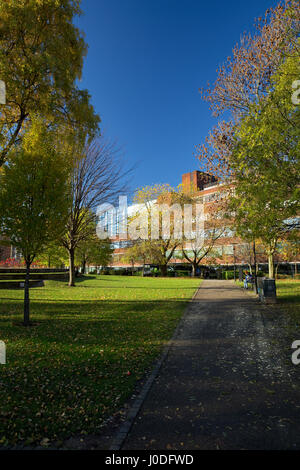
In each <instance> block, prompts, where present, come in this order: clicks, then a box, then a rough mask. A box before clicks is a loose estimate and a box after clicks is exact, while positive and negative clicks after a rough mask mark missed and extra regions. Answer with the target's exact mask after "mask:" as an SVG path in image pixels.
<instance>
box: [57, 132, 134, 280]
mask: <svg viewBox="0 0 300 470" xmlns="http://www.w3.org/2000/svg"><path fill="white" fill-rule="evenodd" d="M72 155H73V171H72V175H71V178H70V186H71V207H70V211H69V217H68V221H67V225H66V231H65V234H64V236H63V237H62V239H61V243H62V245H63V246H64V247H65V248H66V250H67V252H68V255H69V286H70V287H72V286H75V264H74V263H75V251H76V249H77V247H78V245H79V243H83V242H85V241H87V240H89V239H90V238H91V237H92V236H93V235H94V233H95V224H96V218H97V216H96V211H97V207H98V206H99V205H100V204H105V203H108V202H115V201H116V199H117V196H119V195H120V194H121V193H122V192H124V190H125V184H124V177H125V175H126V174H128V172H125V171H124V170H123V166H122V162H121V159H120V155H119V150H118V149H117V147H116V146H115V144H114V143H112V142H109V141H108V140H107V139H106V138H105V137H100V138H98V139H96V140H94V141H93V142H91V143H87V144H86V145H85V146H84V147H83V148H82V147H80V146H79V147H73V152H72Z"/></svg>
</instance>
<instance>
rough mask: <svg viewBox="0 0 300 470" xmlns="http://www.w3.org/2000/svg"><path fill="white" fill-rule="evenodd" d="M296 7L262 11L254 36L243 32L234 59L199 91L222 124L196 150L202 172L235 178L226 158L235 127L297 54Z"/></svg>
mask: <svg viewBox="0 0 300 470" xmlns="http://www.w3.org/2000/svg"><path fill="white" fill-rule="evenodd" d="M299 32H300V4H299V2H298V0H287V1H285V2H283V3H282V2H280V3H279V4H278V6H277V7H276V8H270V9H268V10H267V11H266V14H265V16H264V17H263V18H259V19H258V20H257V22H256V24H255V29H254V33H253V34H251V33H245V34H244V35H243V36H242V39H241V41H240V43H239V44H237V45H235V47H234V48H233V51H232V55H231V56H229V57H228V58H227V60H226V61H225V62H224V63H223V64H222V65H221V66H220V67H219V68H218V70H217V79H216V81H215V83H214V84H213V85H209V86H208V87H207V88H206V89H201V93H202V97H203V98H204V99H205V100H206V101H207V102H208V103H209V105H210V109H211V111H212V113H213V115H214V116H215V117H217V118H222V116H224V115H225V114H226V119H227V121H224V120H223V121H220V122H219V123H218V124H217V125H216V126H215V127H214V129H213V130H212V131H211V132H210V133H209V136H208V137H207V139H206V142H205V143H204V144H199V145H198V146H196V149H195V156H196V158H197V159H198V160H199V164H200V169H203V170H204V171H208V172H209V173H211V174H214V175H216V176H218V177H219V178H222V179H223V180H224V179H234V174H233V170H232V167H231V164H230V156H231V152H232V148H233V145H234V136H235V130H236V126H237V125H238V124H239V122H240V120H241V119H242V118H243V117H245V116H247V114H249V112H251V110H252V111H253V109H254V108H255V106H256V105H257V106H258V107H259V106H260V100H261V99H262V98H263V97H265V96H267V95H268V93H269V91H270V89H272V87H273V83H272V77H273V76H274V74H275V73H276V72H277V71H278V69H279V68H280V66H281V64H282V61H283V59H284V58H286V57H289V56H290V55H292V54H296V55H297V54H298V57H299V43H298V37H299Z"/></svg>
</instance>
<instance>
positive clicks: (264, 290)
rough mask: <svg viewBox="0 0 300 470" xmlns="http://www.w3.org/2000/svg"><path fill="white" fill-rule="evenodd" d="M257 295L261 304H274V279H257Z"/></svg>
mask: <svg viewBox="0 0 300 470" xmlns="http://www.w3.org/2000/svg"><path fill="white" fill-rule="evenodd" d="M257 287H258V289H257V290H258V295H259V298H260V300H261V301H262V302H265V303H276V284H275V279H267V278H265V277H260V278H257Z"/></svg>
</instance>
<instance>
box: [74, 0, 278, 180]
mask: <svg viewBox="0 0 300 470" xmlns="http://www.w3.org/2000/svg"><path fill="white" fill-rule="evenodd" d="M276 4H277V1H272V0H251V1H242V0H227V1H224V0H210V1H202V0H83V1H82V9H83V12H84V15H83V16H82V17H81V18H79V20H78V21H76V23H77V24H78V25H79V27H80V28H81V29H82V30H83V31H84V33H85V38H86V41H87V43H88V45H89V51H88V56H87V58H86V60H85V65H84V71H83V79H82V82H81V83H80V86H81V87H82V88H87V89H88V90H89V91H90V93H91V95H92V102H93V105H94V107H95V109H96V111H97V113H98V114H99V115H100V116H101V119H102V123H101V129H102V131H104V133H105V134H106V135H107V136H109V137H110V138H112V139H116V140H117V141H118V144H119V146H120V147H122V151H123V153H124V158H125V159H126V164H127V165H128V166H135V169H134V172H133V176H132V183H131V184H132V188H133V189H134V188H136V187H140V186H143V185H147V184H154V183H166V182H168V183H170V184H171V185H174V186H176V185H177V184H179V183H180V182H181V175H182V173H186V172H188V171H193V170H195V169H197V160H196V159H195V157H194V156H193V152H194V146H195V145H196V144H199V143H201V142H203V141H204V139H205V137H206V135H207V134H208V132H209V130H210V129H211V128H212V126H213V125H214V124H215V123H216V121H215V118H212V116H211V113H210V111H209V108H208V104H207V103H206V102H203V101H202V100H201V97H200V94H199V92H198V89H199V88H200V87H203V86H205V85H206V83H207V82H208V81H210V82H213V81H214V80H215V78H216V69H217V67H218V65H219V64H221V63H222V62H223V61H224V59H225V58H226V57H227V56H228V55H230V54H231V50H232V48H233V46H234V45H235V44H236V42H238V41H239V39H240V36H241V34H242V33H243V31H248V30H249V29H251V28H252V26H253V23H254V19H255V18H257V17H259V16H261V15H263V14H264V12H265V10H266V9H267V8H269V7H270V6H274V5H276Z"/></svg>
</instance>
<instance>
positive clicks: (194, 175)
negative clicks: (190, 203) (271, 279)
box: [111, 170, 300, 271]
mask: <svg viewBox="0 0 300 470" xmlns="http://www.w3.org/2000/svg"><path fill="white" fill-rule="evenodd" d="M182 190H183V191H184V192H188V193H193V198H194V199H195V202H197V201H199V202H201V203H203V204H204V207H205V210H206V211H207V212H209V211H210V208H211V207H212V206H213V205H214V204H218V201H220V200H222V199H223V198H224V199H225V198H226V195H227V193H228V191H229V190H230V188H228V187H226V186H225V185H224V184H223V183H219V182H218V181H217V179H216V178H215V177H214V176H212V175H209V174H208V173H204V172H200V171H197V170H196V171H193V172H190V173H185V174H184V175H182ZM216 217H218V215H217V214H216V213H214V210H212V211H211V213H210V214H209V216H208V217H207V219H208V220H207V221H206V222H205V224H206V228H207V230H209V226H210V225H211V224H212V223H213V222H214V218H216ZM219 226H220V227H222V234H221V236H220V237H219V238H218V239H217V240H216V241H215V243H214V249H213V253H214V257H213V259H211V258H209V257H207V258H205V259H203V261H202V262H201V264H202V265H215V266H222V267H226V268H232V267H233V266H239V265H240V266H244V267H247V266H249V265H250V264H253V246H252V244H249V243H247V242H245V241H244V240H242V239H241V238H239V237H237V236H236V235H235V233H234V230H233V228H232V227H230V224H229V225H228V221H224V220H221V221H219ZM113 243H114V247H115V251H114V257H113V263H112V265H111V266H112V267H121V266H128V265H126V264H125V263H124V262H123V261H122V255H124V253H125V252H126V249H127V248H128V246H130V245H131V242H130V241H122V240H119V239H118V237H115V238H114V239H113ZM186 249H187V250H188V249H189V244H188V242H186ZM180 255H181V250H180V249H179V250H175V252H174V256H173V258H172V260H171V262H170V265H172V264H173V265H179V264H186V263H187V261H186V260H184V259H182V256H180ZM256 259H257V263H258V264H262V265H266V264H267V257H266V254H265V250H264V248H263V246H262V245H260V244H259V243H258V244H256ZM278 261H279V262H284V259H282V258H281V257H280V255H278V256H277V257H276V259H275V262H278ZM290 261H291V262H293V263H296V262H298V263H299V262H300V256H299V254H298V255H297V256H295V259H293V260H290ZM136 266H137V265H136ZM299 268H300V266H299V267H298V271H299V270H300V269H299Z"/></svg>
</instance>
